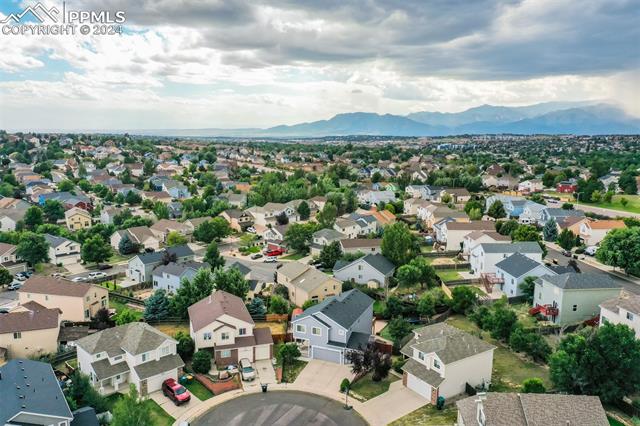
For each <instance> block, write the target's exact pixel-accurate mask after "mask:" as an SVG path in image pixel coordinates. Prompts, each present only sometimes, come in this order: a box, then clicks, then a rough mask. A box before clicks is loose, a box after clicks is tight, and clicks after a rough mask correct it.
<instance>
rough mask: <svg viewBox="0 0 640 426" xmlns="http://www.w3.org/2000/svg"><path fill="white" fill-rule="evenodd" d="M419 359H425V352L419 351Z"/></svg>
mask: <svg viewBox="0 0 640 426" xmlns="http://www.w3.org/2000/svg"><path fill="white" fill-rule="evenodd" d="M418 359H421V360H423V361H424V353H423V352H418Z"/></svg>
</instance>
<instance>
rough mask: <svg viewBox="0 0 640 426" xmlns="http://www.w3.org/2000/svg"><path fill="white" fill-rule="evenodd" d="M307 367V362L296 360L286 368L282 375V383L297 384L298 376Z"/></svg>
mask: <svg viewBox="0 0 640 426" xmlns="http://www.w3.org/2000/svg"><path fill="white" fill-rule="evenodd" d="M306 366H307V361H302V360H299V359H297V360H295V361H294V362H293V364H288V365H287V366H286V367H285V368H284V373H283V375H282V381H283V382H284V383H293V382H295V380H296V378H297V377H298V374H300V372H301V371H302V370H303V369H304V367H306Z"/></svg>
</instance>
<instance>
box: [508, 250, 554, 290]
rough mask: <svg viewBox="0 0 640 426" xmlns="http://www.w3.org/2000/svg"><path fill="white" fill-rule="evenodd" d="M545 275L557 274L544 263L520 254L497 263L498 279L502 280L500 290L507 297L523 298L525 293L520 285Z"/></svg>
mask: <svg viewBox="0 0 640 426" xmlns="http://www.w3.org/2000/svg"><path fill="white" fill-rule="evenodd" d="M543 275H556V273H555V272H554V271H553V270H551V269H549V268H548V267H546V266H545V265H544V264H543V263H541V262H537V261H535V260H533V259H531V258H529V257H527V256H525V255H523V254H520V253H513V254H512V255H511V256H509V257H507V258H505V259H502V260H501V261H500V262H498V263H496V277H497V278H499V279H500V290H501V291H502V292H503V293H504V294H506V295H507V297H518V296H522V295H523V294H524V292H523V291H522V289H521V288H520V284H522V283H523V282H524V279H525V278H527V277H541V276H543Z"/></svg>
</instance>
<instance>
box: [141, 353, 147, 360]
mask: <svg viewBox="0 0 640 426" xmlns="http://www.w3.org/2000/svg"><path fill="white" fill-rule="evenodd" d="M147 358H148V356H147V354H142V362H145V361H146V360H147Z"/></svg>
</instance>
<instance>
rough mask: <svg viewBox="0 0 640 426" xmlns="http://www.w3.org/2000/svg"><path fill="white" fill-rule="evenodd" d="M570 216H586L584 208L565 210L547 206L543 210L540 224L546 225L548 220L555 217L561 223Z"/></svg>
mask: <svg viewBox="0 0 640 426" xmlns="http://www.w3.org/2000/svg"><path fill="white" fill-rule="evenodd" d="M569 217H584V212H583V211H582V210H565V209H559V208H551V207H547V208H545V209H543V210H542V213H541V215H540V222H539V224H540V225H544V224H545V223H547V221H549V220H551V219H554V220H555V221H556V223H558V224H559V223H560V222H562V221H563V220H565V219H566V218H569Z"/></svg>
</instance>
